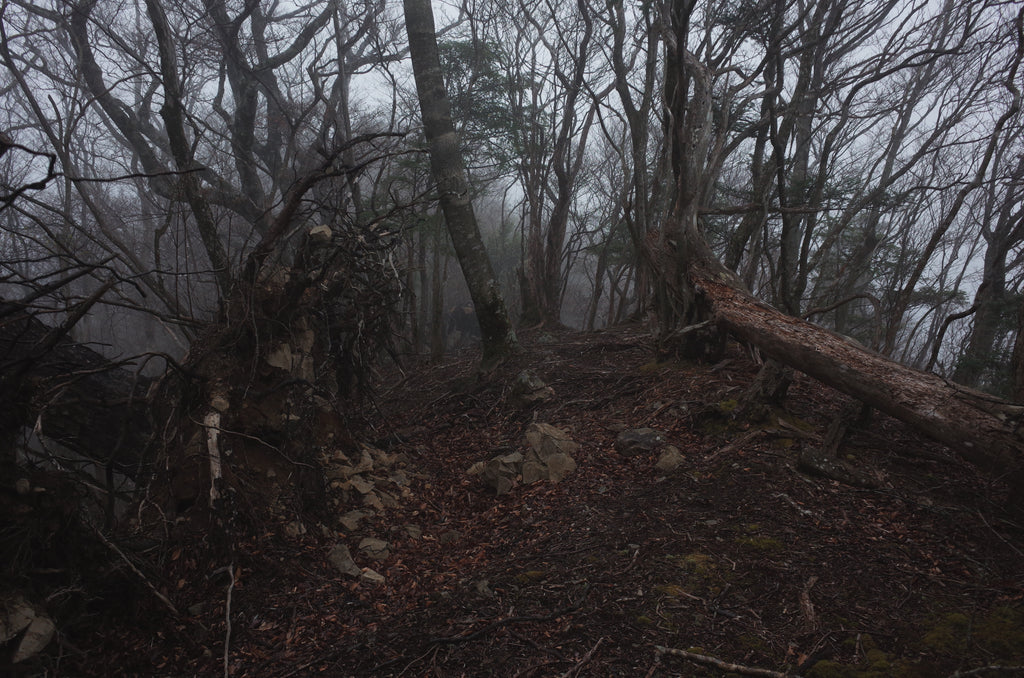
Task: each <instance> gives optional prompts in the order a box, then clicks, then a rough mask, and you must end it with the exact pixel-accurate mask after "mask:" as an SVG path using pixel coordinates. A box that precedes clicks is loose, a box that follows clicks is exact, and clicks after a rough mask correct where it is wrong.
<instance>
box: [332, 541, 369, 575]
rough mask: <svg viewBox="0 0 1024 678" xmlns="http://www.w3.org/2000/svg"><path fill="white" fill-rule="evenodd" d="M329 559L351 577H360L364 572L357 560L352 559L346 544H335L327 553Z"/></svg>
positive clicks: (339, 569) (340, 570)
mask: <svg viewBox="0 0 1024 678" xmlns="http://www.w3.org/2000/svg"><path fill="white" fill-rule="evenodd" d="M327 560H328V561H330V563H331V565H333V566H334V567H335V568H336V569H337V570H338V571H339V572H341V573H342V574H347V575H348V576H350V577H358V576H359V575H360V574H362V570H360V569H359V566H358V565H356V561H354V560H352V554H351V553H350V552H349V550H348V547H347V546H345V545H344V544H335V545H334V548H332V549H331V551H330V553H328V554H327Z"/></svg>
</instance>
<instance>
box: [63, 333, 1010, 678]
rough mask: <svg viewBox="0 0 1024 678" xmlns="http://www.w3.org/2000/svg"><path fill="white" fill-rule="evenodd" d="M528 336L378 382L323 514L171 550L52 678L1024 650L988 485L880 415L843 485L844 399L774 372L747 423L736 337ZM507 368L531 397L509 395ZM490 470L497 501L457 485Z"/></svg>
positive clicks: (608, 665)
mask: <svg viewBox="0 0 1024 678" xmlns="http://www.w3.org/2000/svg"><path fill="white" fill-rule="evenodd" d="M524 345H525V351H524V353H523V354H522V355H520V356H517V357H516V358H515V359H514V360H512V361H510V363H509V364H507V365H505V366H503V367H502V368H501V371H500V372H499V373H495V374H493V375H491V376H490V378H489V379H488V380H487V381H483V382H478V381H475V380H474V379H473V378H472V374H473V369H474V366H475V364H476V361H477V359H478V356H476V355H474V354H472V352H467V353H464V354H462V355H461V356H459V357H458V358H457V359H452V360H449V361H448V362H446V363H445V364H443V365H436V366H424V367H419V368H415V369H413V370H412V371H407V372H406V373H405V374H404V376H402V375H391V376H390V377H389V379H390V382H389V383H387V384H385V385H384V386H382V387H381V389H380V391H379V393H378V396H377V398H376V401H375V404H376V406H377V408H378V412H379V420H378V421H375V422H374V425H373V428H372V430H371V431H370V432H369V435H368V436H367V438H366V440H367V445H366V447H365V449H364V452H365V456H363V455H360V456H358V457H356V456H353V455H349V456H348V457H346V458H345V459H339V460H337V464H336V465H337V471H336V473H334V475H333V480H332V482H331V487H330V488H328V490H327V495H326V497H325V501H326V502H327V507H328V508H327V509H324V508H323V507H315V508H313V509H311V510H310V511H309V512H308V514H307V513H304V512H302V511H297V512H296V513H295V515H292V516H287V517H283V518H281V519H280V521H279V522H277V523H268V524H264V525H261V526H259V527H258V529H257V528H255V527H254V528H253V529H250V530H248V531H247V532H245V533H244V534H236V535H235V540H234V543H233V544H232V547H231V548H232V551H231V554H230V562H231V565H230V566H229V567H219V568H218V569H216V570H212V571H211V570H209V568H208V565H207V563H205V562H201V559H200V558H198V557H197V556H195V555H194V554H190V553H189V552H188V551H176V552H174V553H172V554H171V555H170V557H169V558H168V560H167V562H166V563H165V568H166V569H165V576H164V577H163V581H159V582H155V584H156V585H157V587H158V588H159V589H160V590H161V591H162V592H163V594H165V595H166V596H167V597H168V598H169V599H170V600H172V601H174V603H175V606H176V609H178V610H179V614H178V615H174V614H172V613H171V612H169V610H168V609H167V607H166V606H165V605H162V604H161V603H160V601H159V600H158V599H157V598H156V597H155V596H153V595H152V594H151V592H149V591H147V590H146V589H145V588H143V587H142V586H139V587H138V590H137V591H134V592H133V594H132V604H130V605H129V604H126V605H124V606H123V607H122V608H121V609H119V612H118V614H117V615H113V614H110V613H107V612H105V611H104V610H97V611H96V615H97V616H96V619H97V620H98V623H97V624H96V625H95V626H94V627H93V630H92V631H91V632H87V631H82V630H79V631H78V635H77V636H75V638H74V639H73V641H72V639H71V638H70V637H69V638H68V643H69V646H70V645H72V644H73V646H74V648H73V649H69V650H68V651H67V652H66V653H65V654H66V656H65V657H64V659H63V665H62V666H63V668H62V671H64V672H65V674H64V675H96V676H100V675H166V676H171V675H230V676H239V677H240V676H253V677H256V676H259V677H265V676H276V677H278V678H285V677H287V676H311V675H329V676H446V677H447V676H508V677H512V676H594V677H608V676H703V675H709V676H710V675H723V673H728V672H729V671H733V672H738V673H743V672H744V671H750V670H761V671H763V672H762V673H760V674H752V675H803V676H818V677H826V676H907V677H913V676H919V677H921V678H925V677H928V678H932V677H935V676H952V675H955V674H956V672H957V671H960V672H961V673H960V674H957V675H967V673H965V672H966V671H970V670H973V669H980V668H981V667H988V666H996V665H998V666H1014V665H1018V666H1019V665H1021V664H1024V599H1022V597H1024V529H1022V528H1021V525H1020V524H1019V522H1018V521H1016V520H1015V519H1014V518H1013V517H1012V516H1010V515H1007V514H1006V513H1004V511H1003V508H1002V506H1003V502H1004V499H1005V493H1006V488H1004V487H1003V486H1002V485H1001V484H1000V483H999V482H998V481H996V480H993V479H992V478H991V477H988V476H984V475H981V474H980V473H979V472H977V471H976V470H975V469H974V468H973V467H970V466H968V465H966V464H965V463H963V462H962V461H961V460H959V459H958V458H956V457H955V456H954V455H953V454H952V453H950V452H948V451H947V450H946V449H944V448H942V447H941V446H938V445H936V444H935V443H931V442H929V441H926V440H923V439H921V438H920V437H919V436H917V435H916V434H914V433H912V432H911V431H909V430H908V429H907V428H906V427H905V426H903V425H902V424H900V423H899V422H897V421H895V420H892V419H889V418H887V417H884V416H882V415H877V414H876V415H874V416H873V417H872V418H871V419H870V420H869V421H868V422H867V423H862V424H861V425H859V426H855V427H853V428H852V429H851V430H850V435H849V438H848V439H847V441H846V443H845V445H844V446H843V447H842V448H841V453H840V458H839V459H838V460H836V461H837V463H841V464H842V465H843V467H844V468H850V469H853V470H855V472H856V475H857V478H859V479H861V480H862V481H863V482H857V483H841V482H839V481H837V480H833V479H829V478H824V477H821V476H819V475H811V474H808V473H806V472H805V470H804V466H803V465H802V464H801V458H804V459H806V458H807V456H808V455H807V454H806V453H807V452H808V451H809V450H815V449H820V448H821V446H822V445H823V438H824V436H825V435H826V431H827V430H828V427H829V424H830V422H831V421H832V419H833V418H834V417H835V416H836V414H837V413H839V412H841V411H843V409H844V407H846V406H847V405H848V401H847V400H846V399H845V398H843V397H842V396H839V395H837V394H836V393H835V392H833V391H830V390H828V389H825V388H824V387H822V386H820V385H819V384H817V383H816V382H814V381H811V380H809V379H807V378H804V377H800V376H797V377H796V378H795V380H794V382H793V384H792V385H791V386H790V389H789V395H788V398H787V400H786V401H785V405H784V407H783V408H782V409H778V410H774V411H772V413H771V415H770V417H769V419H768V420H766V421H761V422H751V421H744V420H742V419H740V418H738V417H737V416H734V415H735V413H736V412H737V403H738V401H739V399H740V398H741V396H742V394H743V392H744V390H745V388H746V387H747V386H748V385H749V384H750V382H751V381H752V380H753V378H754V376H755V374H756V372H757V369H758V365H757V364H755V363H754V362H753V361H752V360H751V358H750V356H749V355H748V354H746V353H745V352H743V351H742V350H741V349H740V348H739V347H732V348H731V349H730V350H729V351H728V352H727V355H726V357H725V359H724V360H722V361H721V362H719V363H718V364H715V365H707V364H694V363H686V362H677V361H669V362H653V361H652V356H653V355H654V351H653V348H652V346H651V344H650V341H649V339H647V338H646V337H645V335H644V334H643V333H642V332H641V331H640V330H639V329H617V330H613V331H605V332H599V333H594V334H578V333H569V332H566V333H534V334H533V335H532V336H528V337H526V338H524ZM524 371H529V373H530V375H531V383H533V384H534V385H535V386H536V388H535V389H533V391H537V392H540V391H543V390H544V389H549V390H550V392H548V391H543V392H544V394H545V397H538V398H525V399H524V398H522V397H517V396H516V395H515V394H513V392H512V385H513V384H514V383H516V378H517V375H520V374H522V373H523V372H524ZM533 379H535V380H536V381H532V380H533ZM538 383H539V385H537V384H538ZM533 391H531V392H533ZM538 424H540V425H547V426H548V427H554V428H555V429H557V430H558V431H560V432H561V433H563V434H564V436H565V438H564V439H563V440H562V443H560V444H564V445H565V447H564V448H559V450H556V452H555V453H557V454H563V453H564V454H565V455H566V456H569V457H571V460H572V465H571V466H572V468H571V469H570V468H569V466H570V465H569V464H568V462H566V461H565V460H562V459H561V458H559V471H558V473H557V474H550V475H549V476H545V475H544V474H541V475H528V476H527V477H526V478H525V479H524V477H523V469H524V468H525V467H524V464H525V463H526V461H528V460H529V459H532V458H533V457H537V458H538V459H540V458H541V457H544V455H541V454H540V453H539V452H535V453H532V454H533V457H529V455H530V454H531V447H530V444H529V443H528V441H526V440H524V435H525V433H526V432H527V430H528V429H529V428H530V427H531V425H538ZM645 429H646V431H645ZM535 430H536V429H535ZM543 430H548V429H547V428H544V429H543ZM637 440H640V443H637V442H636V441H637ZM623 441H626V442H623ZM569 442H571V443H572V445H569V444H568V443H569ZM537 449H539V448H537ZM496 458H501V459H505V460H506V462H507V464H506V466H507V468H506V467H504V466H503V467H502V469H504V471H501V469H499V471H501V472H503V473H505V475H504V476H503V477H504V478H505V479H506V481H507V482H502V483H501V488H502V491H501V492H500V493H499V492H498V491H496V487H498V485H497V484H488V483H485V482H483V481H482V479H481V474H480V473H473V474H471V473H469V471H470V469H472V468H474V465H478V464H479V463H480V462H484V463H485V465H486V463H487V462H489V460H493V459H496ZM544 458H547V457H544ZM506 462H501V463H506ZM516 464H519V466H516ZM476 468H477V469H478V470H479V469H480V468H482V467H481V466H477V467H476ZM495 468H497V467H495ZM563 469H568V470H565V472H564V473H563V472H562V471H563ZM496 473H497V471H496ZM530 479H535V482H532V483H530V482H524V480H530ZM371 497H372V498H371ZM225 557H226V556H225ZM729 665H735V666H732V667H730V666H729ZM773 672H774V673H773ZM972 675H981V673H980V672H979V673H976V674H972Z"/></svg>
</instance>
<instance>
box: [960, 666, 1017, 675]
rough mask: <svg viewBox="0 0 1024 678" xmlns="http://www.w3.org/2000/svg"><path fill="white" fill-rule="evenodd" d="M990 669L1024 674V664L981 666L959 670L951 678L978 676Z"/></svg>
mask: <svg viewBox="0 0 1024 678" xmlns="http://www.w3.org/2000/svg"><path fill="white" fill-rule="evenodd" d="M989 671H997V672H999V673H1016V674H1018V675H1024V666H996V665H992V666H980V667H978V668H976V669H971V670H969V671H957V672H956V673H954V674H953V675H951V676H950V677H949V678H966V676H977V675H981V674H982V673H988V672H989Z"/></svg>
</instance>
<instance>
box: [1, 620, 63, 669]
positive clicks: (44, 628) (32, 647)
mask: <svg viewBox="0 0 1024 678" xmlns="http://www.w3.org/2000/svg"><path fill="white" fill-rule="evenodd" d="M56 631H57V625H56V624H54V623H53V620H52V619H50V618H49V617H46V616H39V617H36V618H35V619H33V620H32V623H31V624H29V625H28V628H27V629H26V630H25V633H24V635H22V637H21V642H20V643H18V649H17V650H15V651H14V656H13V657H11V663H12V664H17V663H18V662H21V661H25V660H26V659H28V658H29V657H33V656H35V655H37V654H39V653H40V652H41V651H42V650H43V649H44V648H45V647H46V646H47V645H49V644H50V641H51V640H53V635H54V633H56Z"/></svg>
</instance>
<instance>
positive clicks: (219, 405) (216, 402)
mask: <svg viewBox="0 0 1024 678" xmlns="http://www.w3.org/2000/svg"><path fill="white" fill-rule="evenodd" d="M210 406H211V407H213V409H215V410H217V411H218V412H227V411H228V408H229V407H231V403H230V402H229V401H228V399H227V398H225V397H224V396H223V395H215V396H213V398H212V399H211V400H210Z"/></svg>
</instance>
